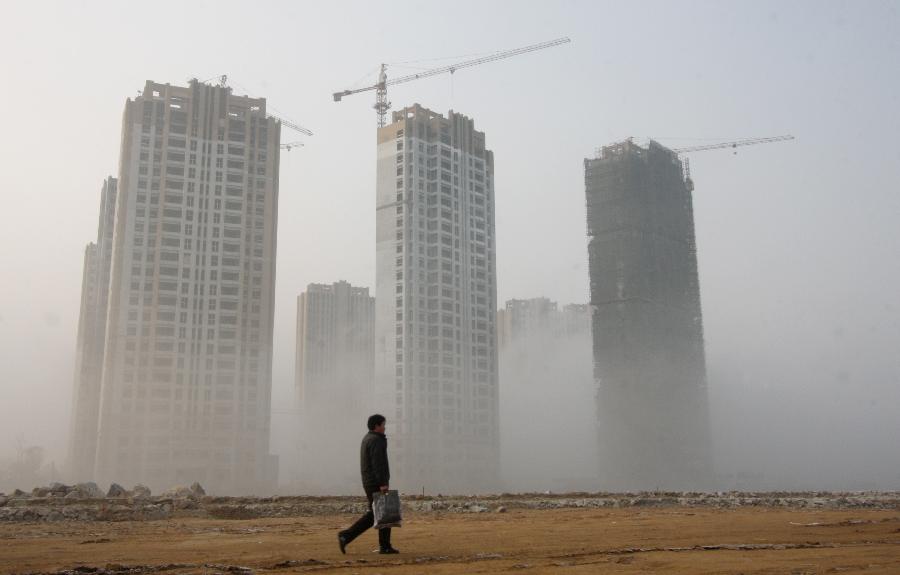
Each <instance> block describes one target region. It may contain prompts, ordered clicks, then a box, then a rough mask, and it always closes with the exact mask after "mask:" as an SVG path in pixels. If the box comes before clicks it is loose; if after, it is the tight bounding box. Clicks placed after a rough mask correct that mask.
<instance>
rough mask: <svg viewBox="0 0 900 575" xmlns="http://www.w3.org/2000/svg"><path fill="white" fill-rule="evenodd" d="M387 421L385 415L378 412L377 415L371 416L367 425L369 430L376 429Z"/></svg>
mask: <svg viewBox="0 0 900 575" xmlns="http://www.w3.org/2000/svg"><path fill="white" fill-rule="evenodd" d="M384 422H385V419H384V416H383V415H381V414H379V413H376V414H375V415H370V416H369V421H368V423H367V424H366V425H368V426H369V431H374V430H375V428H376V427H378V426H379V425H381V424H382V423H384Z"/></svg>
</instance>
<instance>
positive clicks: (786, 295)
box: [0, 1, 900, 491]
mask: <svg viewBox="0 0 900 575" xmlns="http://www.w3.org/2000/svg"><path fill="white" fill-rule="evenodd" d="M161 6H169V7H170V8H171V10H167V9H160V10H158V11H157V10H154V11H153V13H143V11H142V10H141V9H139V8H137V7H130V6H126V5H118V4H115V3H102V2H97V3H89V4H85V5H83V6H82V5H69V4H68V3H63V2H60V3H52V2H51V3H34V4H27V3H25V2H13V3H10V4H9V5H7V6H5V11H4V12H5V16H6V17H4V18H3V19H2V20H3V21H2V23H0V38H2V39H0V54H3V55H2V56H0V60H2V63H3V66H2V67H3V69H4V70H5V72H4V80H5V85H6V86H8V87H10V89H8V90H4V91H3V93H2V94H0V105H2V108H3V109H6V110H15V113H14V114H11V115H10V118H9V123H8V126H7V129H6V130H5V134H6V136H5V137H4V138H3V141H2V142H0V158H2V166H3V168H4V173H5V174H6V176H7V177H6V180H5V181H4V183H3V185H2V187H0V194H2V198H3V200H4V201H5V203H7V204H8V205H9V206H10V209H7V210H5V211H4V214H5V217H4V219H3V225H2V226H0V261H3V262H4V272H3V279H4V281H3V282H2V285H0V302H2V307H0V397H2V401H0V490H4V489H12V488H14V487H21V488H23V489H27V488H30V487H32V486H33V485H34V484H36V482H47V481H50V480H53V479H60V480H65V477H64V475H63V472H62V469H61V466H62V463H63V461H64V458H65V445H66V433H67V430H68V420H69V409H70V399H71V388H72V378H73V364H74V352H75V333H76V324H77V316H78V301H79V293H78V292H79V288H80V277H81V276H80V274H81V263H82V253H83V248H84V245H85V244H86V243H87V242H88V241H89V240H90V239H91V238H92V237H93V235H94V233H95V230H96V218H97V207H98V201H99V190H100V186H101V183H102V181H103V178H105V177H106V176H107V175H110V174H112V175H115V170H116V166H117V161H118V146H119V141H118V138H119V135H120V128H121V126H120V123H121V112H122V106H123V103H124V100H125V98H126V97H129V96H132V95H134V91H135V90H138V89H139V88H140V87H141V86H143V84H144V81H145V80H147V79H148V78H153V79H155V80H157V81H162V82H171V83H173V84H181V83H184V81H185V80H186V79H187V78H189V77H194V76H202V77H203V78H206V77H212V76H213V75H215V74H221V73H223V72H228V73H230V74H233V75H234V77H235V78H236V79H237V81H238V82H242V83H245V84H248V85H249V87H250V90H247V91H248V92H251V93H252V94H253V95H258V96H265V97H267V98H269V99H270V102H271V103H272V104H273V105H274V106H278V107H279V108H282V109H284V110H285V111H286V112H287V115H288V116H289V117H293V118H294V119H296V120H297V121H298V122H299V123H301V124H304V125H308V127H310V128H311V129H313V130H314V131H315V132H316V136H315V137H314V138H313V139H311V140H309V141H307V142H306V145H305V147H304V148H302V149H300V150H298V151H293V152H290V155H286V154H283V157H282V165H281V170H282V174H281V194H282V197H281V205H280V213H279V242H278V245H279V254H278V272H277V284H276V300H277V301H276V312H275V313H276V327H275V359H274V361H275V367H274V381H273V397H274V401H273V406H274V413H273V423H272V446H273V449H274V450H275V452H276V453H278V454H279V455H280V456H281V472H282V476H281V479H282V482H287V481H288V479H289V477H288V476H289V473H290V470H291V469H292V468H294V467H296V465H297V458H298V456H296V455H295V454H296V453H297V445H298V442H300V440H299V439H298V435H299V434H300V432H299V431H298V428H297V426H296V417H297V414H296V410H295V409H294V407H292V397H293V396H292V394H293V389H292V382H293V357H294V348H293V346H294V343H295V341H294V336H293V333H294V323H293V322H294V318H295V312H296V309H295V307H294V305H295V304H294V302H295V298H296V296H297V294H298V293H300V292H301V291H302V290H303V289H304V287H305V286H306V285H307V284H308V283H310V282H331V281H337V280H339V279H346V280H348V281H350V282H351V283H353V284H354V285H362V286H370V287H373V286H374V283H375V282H374V264H373V253H374V250H373V249H372V244H373V241H374V216H373V211H374V199H373V195H374V194H373V190H374V153H373V151H374V137H373V132H374V118H373V117H372V116H373V114H372V113H371V110H370V105H371V102H370V101H369V100H368V99H366V96H361V97H360V98H361V99H360V100H358V101H351V100H349V99H348V101H347V102H344V103H341V104H334V103H333V102H332V101H331V98H330V93H331V92H332V91H334V90H336V89H339V88H341V87H343V86H344V85H345V84H348V83H349V82H351V81H353V80H355V79H356V77H357V76H359V75H361V74H362V73H363V72H364V71H366V70H367V69H369V68H374V67H376V65H377V63H378V61H379V59H385V60H387V61H406V60H410V59H414V58H416V59H419V58H426V57H440V56H449V55H463V56H464V55H470V54H472V53H473V52H479V53H480V52H489V51H491V50H495V49H505V48H509V47H514V46H518V45H527V44H529V43H532V42H536V41H540V40H542V39H546V38H551V37H556V36H562V35H568V36H570V37H572V38H573V43H572V45H571V46H567V47H563V48H555V49H554V50H559V52H554V51H548V52H546V53H545V54H540V55H535V56H533V57H528V58H523V59H520V60H515V59H512V60H510V61H509V62H508V63H506V64H498V65H496V66H497V67H488V66H485V67H481V68H477V69H472V70H470V71H466V72H465V73H462V72H460V73H458V74H455V75H454V76H453V78H452V79H444V80H435V81H433V82H419V83H416V84H410V85H409V86H407V87H406V88H404V89H403V90H401V89H400V88H398V89H397V91H395V92H393V93H392V99H393V100H394V102H395V108H396V107H399V106H402V105H406V104H410V103H412V102H413V101H420V102H422V103H423V105H428V106H429V107H431V108H433V109H435V110H442V111H443V110H447V109H449V108H451V107H452V108H453V109H455V110H458V111H461V112H463V113H466V114H468V115H471V116H472V117H473V118H475V120H476V122H477V123H478V125H479V127H480V128H482V129H484V131H485V133H486V135H487V138H488V140H489V141H490V147H491V148H492V149H493V150H494V151H495V153H496V156H497V160H496V173H497V209H496V212H497V238H498V239H497V242H498V284H499V293H498V301H499V302H502V301H505V300H506V299H509V298H510V297H513V296H515V297H538V296H547V297H550V298H552V299H555V300H559V301H566V302H584V301H585V300H586V299H587V289H588V280H587V265H586V261H587V250H586V244H587V241H586V238H585V228H584V211H583V210H584V205H583V204H584V182H583V172H582V159H583V158H584V157H587V156H590V155H591V154H592V153H593V149H594V148H595V147H597V146H600V145H603V144H606V143H609V142H612V141H616V140H621V139H623V138H625V137H628V136H632V135H634V136H641V135H649V136H653V137H655V138H657V139H659V140H660V141H661V142H662V143H664V144H667V145H672V146H677V145H680V144H682V143H685V140H684V139H681V138H685V139H689V138H693V139H694V140H692V141H691V143H695V142H696V141H703V142H706V141H710V140H714V139H720V140H728V139H736V138H740V137H748V136H768V135H776V134H780V133H788V132H790V133H793V134H794V135H795V136H796V137H797V140H796V141H794V142H791V143H783V144H771V145H766V146H758V147H753V148H747V149H745V150H742V151H740V152H739V153H738V154H736V155H735V154H732V153H731V152H710V153H707V154H706V155H700V154H698V155H697V156H696V157H692V158H691V163H692V167H693V172H694V179H695V182H696V185H697V188H696V190H695V192H694V210H695V222H696V235H697V246H698V260H699V276H700V288H701V298H702V305H703V316H704V329H705V338H706V352H707V371H708V380H709V398H710V410H711V422H712V437H713V447H714V466H715V470H716V472H717V475H718V479H717V481H718V482H719V484H720V485H721V487H722V488H730V487H738V488H744V489H800V488H804V489H900V463H898V462H900V443H898V442H897V441H896V438H897V437H900V407H898V406H900V354H898V353H897V349H898V344H900V300H898V297H900V296H898V294H900V265H898V262H900V232H898V229H900V227H898V226H897V218H898V216H900V196H898V194H897V188H898V182H900V146H898V142H897V139H896V137H895V135H896V133H897V132H898V131H900V116H898V114H896V113H895V112H896V110H897V108H898V104H900V100H898V94H900V83H898V78H897V75H896V74H895V73H893V72H891V70H892V69H893V67H894V64H895V62H897V61H898V60H900V40H898V38H900V36H898V35H897V33H896V32H897V30H898V25H900V16H898V6H897V4H896V3H894V2H877V1H867V2H858V3H857V2H854V3H849V2H846V3H842V2H796V3H790V4H789V5H784V4H783V3H781V2H774V1H773V2H754V3H750V2H747V3H729V4H728V5H725V4H719V3H715V2H707V3H697V4H693V5H690V6H688V7H685V6H681V5H675V4H669V3H666V2H657V3H651V4H649V5H640V6H639V5H628V6H624V5H617V4H614V3H604V2H572V3H566V4H564V5H559V4H554V3H546V4H538V5H534V6H531V7H529V9H527V10H522V9H520V8H519V6H520V5H519V4H517V3H503V2H498V3H496V4H492V5H488V6H482V5H481V4H480V3H476V2H471V3H467V2H460V3H457V4H455V5H454V9H453V11H452V12H451V13H448V12H447V10H445V9H444V8H443V7H441V6H439V5H437V4H435V5H424V6H421V5H419V4H415V3H390V4H389V5H388V7H387V8H384V7H380V8H379V7H375V6H368V5H367V4H366V3H362V2H359V3H351V4H350V7H349V8H348V7H346V6H341V7H337V6H336V7H328V6H326V5H324V4H321V5H320V4H313V3H305V4H300V3H297V4H293V5H288V4H286V3H270V4H266V8H265V9H264V10H260V11H259V12H256V11H248V10H247V5H245V4H241V3H230V4H228V3H226V4H225V6H226V7H227V9H221V10H216V11H215V12H216V14H214V15H212V16H211V15H210V14H209V12H210V10H209V7H210V5H205V4H202V3H198V4H196V5H189V6H185V7H180V5H177V4H174V3H172V4H165V3H163V4H161ZM217 6H218V5H217ZM176 7H177V9H178V10H183V11H184V12H183V14H182V16H183V17H181V18H178V21H177V22H175V21H173V20H174V19H173V18H172V14H173V11H174V10H175V9H176ZM474 11H478V13H479V14H481V15H482V18H479V21H478V22H472V18H471V14H472V13H473V12H474ZM206 18H213V23H214V24H215V25H212V26H208V25H203V26H200V25H198V24H197V23H198V22H204V21H205V19H206ZM440 19H446V24H447V25H446V26H442V27H440V30H435V29H434V27H432V26H425V25H423V23H425V22H429V21H435V20H440ZM301 22H302V23H304V24H305V25H302V26H299V25H298V23H301ZM384 29H391V30H406V31H408V32H409V36H407V37H400V36H403V35H393V34H384V33H383V30H384ZM162 30H165V31H167V32H166V37H177V36H178V34H185V35H188V34H189V35H191V37H192V38H194V40H192V45H195V46H212V45H214V44H215V43H216V42H220V41H221V39H222V34H221V30H228V31H230V32H229V34H231V35H233V36H235V37H238V36H240V37H239V38H235V39H234V40H233V42H232V43H231V44H229V45H228V46H225V47H223V48H222V49H221V50H219V49H216V50H208V51H206V49H205V48H196V49H195V48H191V49H190V50H189V51H188V53H187V55H186V48H185V46H184V45H181V44H179V45H175V44H176V43H172V45H168V44H169V43H167V42H162V41H159V42H144V43H134V42H132V41H131V40H132V39H133V37H134V35H135V34H148V37H150V36H149V35H150V32H153V34H152V36H153V37H157V38H158V37H159V36H158V35H157V33H158V32H159V31H162ZM238 30H240V31H241V32H240V33H238V32H237V31H238ZM298 30H302V33H298ZM335 31H339V33H337V34H336V33H335ZM336 38H337V41H336ZM134 44H139V45H134ZM162 44H165V45H162ZM125 45H128V46H130V48H129V49H128V50H120V49H118V48H117V47H121V46H125ZM260 46H265V50H264V52H265V53H266V54H268V56H266V58H265V59H263V60H260V57H259V56H258V55H254V54H258V51H259V48H260ZM323 47H324V48H323ZM711 47H718V48H716V49H711ZM563 50H565V52H563ZM323 53H327V57H322V54H323ZM428 65H429V64H425V66H428ZM492 66H493V65H492ZM398 71H399V69H398ZM406 71H408V70H406ZM536 78H539V79H540V81H539V82H536V81H535V79H536ZM413 86H415V87H413ZM12 87H16V88H17V89H15V90H13V89H12ZM240 91H241V92H243V90H240ZM63 104H64V105H63ZM525 124H527V129H526V127H525ZM667 135H668V136H672V138H670V139H666V137H665V136H667ZM75 136H77V138H76V137H75ZM285 139H286V140H287V138H285ZM717 141H718V140H717ZM48 162H49V164H48ZM51 168H52V169H51ZM538 360H539V361H540V362H541V363H540V365H544V366H547V365H552V366H564V367H559V368H558V371H557V370H554V371H553V372H552V373H546V372H544V371H542V370H529V371H528V372H527V373H523V372H521V371H524V370H520V372H519V373H517V372H516V371H515V370H512V371H506V372H505V373H506V374H509V375H508V376H507V377H504V379H503V380H502V381H501V382H500V386H501V400H500V401H501V408H500V409H501V415H502V416H503V418H502V419H501V427H502V432H503V448H504V451H503V455H502V458H503V460H502V466H503V471H504V476H503V479H504V481H505V482H506V485H508V486H509V488H510V489H528V490H531V489H535V490H547V489H549V490H562V489H567V488H569V487H572V486H574V487H578V488H585V489H590V488H591V486H590V485H589V483H590V481H589V479H588V478H587V477H586V474H587V473H589V470H590V469H591V467H592V465H596V464H597V463H598V462H596V461H592V460H591V459H590V457H589V454H590V450H591V446H590V444H591V442H592V441H593V440H594V438H593V437H588V436H587V435H586V434H587V433H589V431H590V430H591V429H592V422H591V420H590V418H591V416H592V415H593V413H594V405H593V383H592V382H591V381H590V380H589V378H590V374H591V366H590V353H589V347H588V348H586V347H585V345H584V342H579V343H578V344H577V345H573V346H572V347H571V348H570V347H565V349H559V348H553V347H550V348H548V349H547V350H546V356H545V357H542V358H538ZM501 361H502V359H501ZM510 367H515V366H510ZM340 425H341V426H342V427H343V426H346V427H348V428H349V427H352V425H354V424H353V423H352V422H349V421H348V422H340ZM364 431H365V429H364V422H362V421H360V422H359V423H358V425H357V429H356V430H355V431H353V432H352V433H348V435H347V439H346V440H344V439H342V440H340V441H338V440H337V439H335V438H331V439H327V440H326V439H324V438H313V440H314V441H313V443H314V444H315V445H316V446H317V448H320V449H322V450H323V451H326V452H328V453H329V457H330V456H331V454H333V457H334V459H333V460H329V461H333V464H334V465H335V468H336V469H338V466H339V465H344V467H341V468H340V469H339V470H338V471H336V474H337V475H339V476H341V477H344V476H347V477H349V475H350V474H351V473H350V472H349V471H347V469H348V468H352V467H353V465H354V464H355V461H356V457H357V449H358V445H357V443H358V438H359V437H360V436H362V434H363V433H364ZM343 461H347V462H349V463H346V464H341V463H339V462H343ZM54 464H55V465H54ZM526 473H527V474H529V475H527V476H526V475H525V474H526ZM348 481H349V480H348ZM341 485H342V486H343V485H344V483H341ZM348 485H349V484H348ZM348 488H349V487H348ZM339 490H340V491H344V487H340V489H339Z"/></svg>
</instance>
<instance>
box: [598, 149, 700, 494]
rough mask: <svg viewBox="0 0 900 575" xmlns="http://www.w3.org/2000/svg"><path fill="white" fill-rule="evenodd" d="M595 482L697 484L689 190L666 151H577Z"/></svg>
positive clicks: (696, 314) (696, 332)
mask: <svg viewBox="0 0 900 575" xmlns="http://www.w3.org/2000/svg"><path fill="white" fill-rule="evenodd" d="M585 186H586V194H587V224H588V235H589V239H590V242H589V246H588V253H589V258H590V290H591V305H592V306H593V308H594V314H593V355H594V376H595V379H596V382H597V386H598V392H597V399H598V421H599V425H600V443H601V451H602V453H601V460H600V466H601V473H602V480H603V484H602V485H601V487H602V488H603V489H656V488H671V489H697V488H702V487H704V486H705V485H708V483H707V481H708V480H709V478H710V465H709V429H708V426H709V424H708V413H707V395H706V394H707V392H706V366H705V358H704V349H703V323H702V316H701V312H700V288H699V282H698V277H697V253H696V243H695V238H694V215H693V207H692V199H691V190H690V187H689V186H688V185H687V183H686V181H685V178H684V176H683V174H682V164H681V161H680V159H679V158H678V156H677V155H676V154H675V153H674V152H672V151H671V150H669V149H667V148H665V147H663V146H661V145H659V144H657V143H656V142H651V143H650V144H649V146H648V147H646V148H644V147H641V146H638V145H636V144H634V143H633V142H631V141H630V140H629V141H625V142H621V143H617V144H613V145H610V146H605V147H603V148H602V150H601V151H600V152H599V154H598V155H597V157H596V158H593V159H587V160H585Z"/></svg>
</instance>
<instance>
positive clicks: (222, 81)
mask: <svg viewBox="0 0 900 575" xmlns="http://www.w3.org/2000/svg"><path fill="white" fill-rule="evenodd" d="M213 80H217V82H216V84H215V86H216V87H217V88H230V86H229V85H228V75H227V74H222V75H220V76H215V77H213V78H210V79H209V80H204V81H203V82H201V83H203V84H208V83H210V82H212V81H213ZM241 89H242V90H244V88H241ZM266 118H271V119H273V120H276V121H278V122H281V125H282V126H284V127H285V128H290V129H291V130H294V131H295V132H300V133H301V134H303V135H304V136H312V135H313V133H312V131H311V130H308V129H306V128H304V127H303V126H298V125H297V124H295V123H293V122H291V121H288V120H285V119H284V118H281V117H278V116H276V115H275V114H270V113H268V112H266ZM302 145H303V144H301V143H299V142H291V143H290V144H284V145H282V146H281V147H282V148H284V149H285V150H288V151H290V149H291V148H294V147H297V146H302Z"/></svg>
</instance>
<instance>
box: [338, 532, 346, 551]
mask: <svg viewBox="0 0 900 575" xmlns="http://www.w3.org/2000/svg"><path fill="white" fill-rule="evenodd" d="M346 546H347V540H346V539H344V536H343V535H341V534H340V533H338V547H340V548H341V553H343V554H344V555H346V554H347V552H346V551H345V550H344V548H345V547H346Z"/></svg>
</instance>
